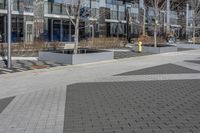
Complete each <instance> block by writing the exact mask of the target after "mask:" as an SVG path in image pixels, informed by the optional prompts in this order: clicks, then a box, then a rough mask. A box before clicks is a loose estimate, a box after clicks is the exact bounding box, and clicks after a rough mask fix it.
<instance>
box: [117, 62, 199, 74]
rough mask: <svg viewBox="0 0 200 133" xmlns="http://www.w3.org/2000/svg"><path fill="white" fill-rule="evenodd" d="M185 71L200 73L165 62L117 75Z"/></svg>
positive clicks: (179, 72) (177, 72)
mask: <svg viewBox="0 0 200 133" xmlns="http://www.w3.org/2000/svg"><path fill="white" fill-rule="evenodd" d="M185 73H200V71H197V70H193V69H190V68H186V67H183V66H179V65H175V64H170V63H169V64H164V65H160V66H154V67H149V68H144V69H140V70H136V71H130V72H126V73H122V74H118V75H117V76H128V75H152V74H185Z"/></svg>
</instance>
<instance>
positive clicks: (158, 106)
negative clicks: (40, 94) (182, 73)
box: [64, 79, 200, 133]
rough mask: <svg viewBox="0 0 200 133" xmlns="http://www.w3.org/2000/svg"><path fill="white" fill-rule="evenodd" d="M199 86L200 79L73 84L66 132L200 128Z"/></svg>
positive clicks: (183, 132)
mask: <svg viewBox="0 0 200 133" xmlns="http://www.w3.org/2000/svg"><path fill="white" fill-rule="evenodd" d="M199 86H200V80H199V79H197V80H175V81H138V82H133V81H129V82H101V83H81V84H74V85H70V86H68V88H67V98H66V110H65V125H64V133H104V132H105V133H118V132H119V133H134V132H139V133H141V132H142V133H147V132H149V133H150V132H151V133H156V132H158V133H175V132H177V133H193V132H195V133H197V132H200V105H199V103H200V99H199V97H200V88H199Z"/></svg>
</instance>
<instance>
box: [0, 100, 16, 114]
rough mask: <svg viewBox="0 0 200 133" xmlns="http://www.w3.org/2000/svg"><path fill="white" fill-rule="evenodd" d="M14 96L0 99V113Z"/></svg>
mask: <svg viewBox="0 0 200 133" xmlns="http://www.w3.org/2000/svg"><path fill="white" fill-rule="evenodd" d="M14 98H15V97H8V98H4V99H0V114H1V112H2V111H3V110H4V109H5V108H6V107H7V106H8V104H9V103H10V102H11V101H12V100H13V99H14Z"/></svg>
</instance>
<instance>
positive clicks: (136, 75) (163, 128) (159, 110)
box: [0, 50, 200, 133]
mask: <svg viewBox="0 0 200 133" xmlns="http://www.w3.org/2000/svg"><path fill="white" fill-rule="evenodd" d="M199 60H200V50H192V51H182V52H175V53H165V54H159V55H148V56H142V57H134V58H128V59H119V60H113V61H106V62H99V63H91V64H84V65H75V66H60V67H53V68H50V69H44V70H43V69H42V70H34V71H26V72H22V73H14V74H7V75H1V76H0V84H1V87H0V106H1V104H2V103H4V109H2V112H0V133H17V132H19V133H51V132H52V133H63V132H64V133H104V132H105V133H108V132H112V133H114V132H116V133H118V132H119V133H129V132H130V133H131V132H143V133H146V132H181V133H183V132H187V133H188V132H200V124H199V123H200V119H199V118H200V108H199V103H200V99H199V96H200V93H199V92H200V91H199V86H200V64H199ZM5 98H6V99H5ZM5 101H6V102H5ZM5 104H7V106H5ZM2 105H3V104H2Z"/></svg>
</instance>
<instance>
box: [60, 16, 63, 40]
mask: <svg viewBox="0 0 200 133" xmlns="http://www.w3.org/2000/svg"><path fill="white" fill-rule="evenodd" d="M60 41H61V42H62V41H63V20H62V19H61V20H60Z"/></svg>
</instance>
